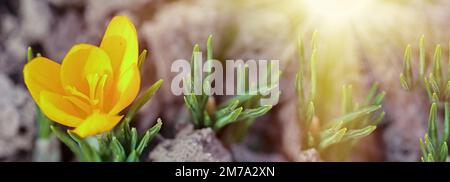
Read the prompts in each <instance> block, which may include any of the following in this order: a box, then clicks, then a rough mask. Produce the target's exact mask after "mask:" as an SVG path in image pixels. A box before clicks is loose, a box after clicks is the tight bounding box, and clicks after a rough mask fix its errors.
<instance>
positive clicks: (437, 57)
mask: <svg viewBox="0 0 450 182" xmlns="http://www.w3.org/2000/svg"><path fill="white" fill-rule="evenodd" d="M441 55H442V51H441V45H440V44H438V45H436V49H435V51H434V57H433V58H434V62H433V75H434V76H435V78H436V82H437V83H441V81H442V80H443V79H442V69H441Z"/></svg>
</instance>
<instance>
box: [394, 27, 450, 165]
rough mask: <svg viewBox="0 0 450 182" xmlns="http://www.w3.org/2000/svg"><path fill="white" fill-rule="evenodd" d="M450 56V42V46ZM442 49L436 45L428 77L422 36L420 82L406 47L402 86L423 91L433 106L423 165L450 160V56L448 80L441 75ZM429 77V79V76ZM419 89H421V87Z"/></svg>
mask: <svg viewBox="0 0 450 182" xmlns="http://www.w3.org/2000/svg"><path fill="white" fill-rule="evenodd" d="M449 54H450V42H449ZM441 59H442V47H441V45H440V44H438V45H436V48H435V50H434V55H433V60H432V65H431V68H430V69H431V70H430V71H429V73H427V71H428V70H427V69H428V68H427V64H426V52H425V37H424V36H423V35H422V36H421V38H420V41H419V78H418V79H414V75H413V70H412V50H411V45H407V46H406V50H405V54H404V60H403V71H402V73H401V74H400V82H401V84H402V86H403V88H405V89H406V90H408V91H412V90H416V89H424V90H425V92H426V93H427V96H428V99H429V101H430V103H431V107H430V113H429V119H428V132H427V133H426V134H425V136H424V138H423V139H422V138H420V140H419V142H420V151H421V152H422V157H421V161H423V162H445V161H446V160H447V156H448V146H447V140H448V133H449V117H450V116H449V111H448V102H449V99H450V56H448V62H447V76H445V74H444V72H443V71H442V66H441V64H442V63H441V61H442V60H441ZM427 74H428V76H427ZM419 86H420V87H419ZM442 107H444V108H443V109H444V130H443V131H442V136H441V138H439V131H438V129H437V123H438V115H437V112H438V110H439V108H441V109H442Z"/></svg>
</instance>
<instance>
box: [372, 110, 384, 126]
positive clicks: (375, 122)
mask: <svg viewBox="0 0 450 182" xmlns="http://www.w3.org/2000/svg"><path fill="white" fill-rule="evenodd" d="M385 114H386V113H385V112H381V113H380V114H379V115H378V116H377V118H376V119H374V120H373V121H374V122H373V124H374V125H375V126H376V125H378V124H380V123H381V121H382V120H383V118H384V115H385Z"/></svg>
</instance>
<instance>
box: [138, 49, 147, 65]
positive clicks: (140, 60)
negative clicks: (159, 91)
mask: <svg viewBox="0 0 450 182" xmlns="http://www.w3.org/2000/svg"><path fill="white" fill-rule="evenodd" d="M146 58H147V50H146V49H144V50H143V51H142V52H141V54H140V55H139V57H138V68H139V70H142V65H143V63H144V61H145V59H146Z"/></svg>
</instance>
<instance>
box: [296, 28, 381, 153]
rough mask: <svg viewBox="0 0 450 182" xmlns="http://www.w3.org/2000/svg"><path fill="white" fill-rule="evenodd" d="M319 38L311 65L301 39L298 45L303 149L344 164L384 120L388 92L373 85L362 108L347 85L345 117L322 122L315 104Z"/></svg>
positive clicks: (297, 83) (298, 88)
mask: <svg viewBox="0 0 450 182" xmlns="http://www.w3.org/2000/svg"><path fill="white" fill-rule="evenodd" d="M316 36H317V33H316V32H314V34H313V36H312V40H311V49H312V51H311V54H310V59H309V62H307V61H306V59H305V46H304V43H303V40H302V39H301V38H300V40H299V44H298V47H299V61H300V63H299V65H300V67H299V71H298V73H297V77H296V93H297V96H298V101H297V109H298V111H297V113H298V120H299V121H300V127H301V129H302V132H301V135H302V136H301V138H302V144H301V146H302V149H303V150H306V149H310V148H314V149H316V150H317V151H318V152H319V154H320V156H321V158H322V159H323V160H331V161H344V160H346V159H347V158H348V156H349V154H350V152H351V150H352V147H353V146H354V145H355V144H356V143H357V142H358V141H359V140H360V139H361V138H363V137H365V136H368V135H370V134H371V133H372V132H373V131H374V130H375V129H376V128H377V125H378V124H379V123H380V122H381V120H382V119H383V117H384V114H385V113H384V112H379V110H380V108H381V102H382V100H383V98H384V95H385V93H384V92H381V93H379V94H377V90H378V85H377V84H373V86H372V88H371V89H370V91H369V93H368V95H367V98H366V100H365V101H364V103H363V104H362V105H360V104H358V103H356V102H354V101H353V94H352V86H351V85H344V86H343V95H342V108H341V109H342V115H341V116H340V117H337V118H336V119H333V120H332V121H326V122H324V121H320V120H319V117H318V116H317V115H316V113H315V107H316V106H315V105H314V103H315V98H316V97H317V96H316V89H317V88H316V87H317V86H316V85H317V75H316V69H317V68H316V55H317V46H316ZM308 68H309V69H308ZM307 75H309V87H308V88H309V89H307V86H308V85H307V84H306V81H307V79H308V76H307Z"/></svg>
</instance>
